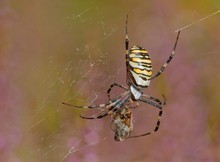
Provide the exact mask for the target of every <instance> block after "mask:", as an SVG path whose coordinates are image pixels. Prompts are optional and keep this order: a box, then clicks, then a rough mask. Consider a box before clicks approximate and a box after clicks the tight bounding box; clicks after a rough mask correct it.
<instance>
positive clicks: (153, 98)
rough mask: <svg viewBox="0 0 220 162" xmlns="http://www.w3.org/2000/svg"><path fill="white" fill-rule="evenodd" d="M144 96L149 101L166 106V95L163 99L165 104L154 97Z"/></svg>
mask: <svg viewBox="0 0 220 162" xmlns="http://www.w3.org/2000/svg"><path fill="white" fill-rule="evenodd" d="M142 96H144V97H146V98H148V99H149V100H153V101H155V102H157V103H158V104H159V105H166V98H165V96H164V94H162V96H163V99H164V101H163V102H161V101H160V100H159V99H157V98H155V97H153V96H150V95H147V94H144V93H143V94H142Z"/></svg>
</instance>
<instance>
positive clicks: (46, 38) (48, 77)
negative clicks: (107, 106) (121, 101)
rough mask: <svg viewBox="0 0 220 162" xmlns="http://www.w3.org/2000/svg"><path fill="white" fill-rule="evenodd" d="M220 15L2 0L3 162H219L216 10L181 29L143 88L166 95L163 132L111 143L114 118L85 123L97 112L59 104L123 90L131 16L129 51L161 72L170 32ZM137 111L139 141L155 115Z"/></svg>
mask: <svg viewBox="0 0 220 162" xmlns="http://www.w3.org/2000/svg"><path fill="white" fill-rule="evenodd" d="M219 9H220V1H219V0H211V1H210V0H201V1H198V2H197V1H196V2H195V1H192V2H191V1H185V0H179V1H174V0H166V1H160V0H154V1H146V0H139V1H125V0H118V1H116V0H112V1H109V2H102V1H89V0H84V1H83V2H82V1H79V0H67V1H61V0H53V1H49V0H38V1H29V0H19V1H17V0H11V1H9V0H1V1H0V161H2V162H24V161H28V162H30V161H31V162H39V161H40V162H52V161H53V162H56V161H65V162H87V161H89V162H112V161H115V162H143V161H148V162H158V161H159V162H160V161H162V162H185V161H187V162H217V161H220V145H219V144H220V140H219V139H220V138H219V137H220V118H219V114H220V85H219V83H220V75H219V71H220V63H219V59H220V48H219V44H220V37H219V34H220V23H219V22H220V21H219V18H220V13H219V14H217V15H215V16H213V17H211V18H209V19H207V20H205V21H203V22H200V23H198V24H195V25H193V26H191V27H189V28H186V29H185V30H183V31H182V33H181V36H180V40H179V43H178V47H177V50H176V55H175V57H174V59H173V60H172V62H171V63H170V64H169V66H168V67H167V69H166V71H165V72H164V74H163V75H161V76H160V77H158V78H157V79H155V80H153V81H152V83H151V86H150V87H149V88H148V89H146V90H145V93H147V94H150V95H153V96H156V97H158V98H162V96H161V94H165V95H166V98H167V105H166V106H165V107H164V115H163V117H162V121H161V127H160V130H159V131H158V132H157V133H155V134H153V135H151V136H146V137H142V138H134V139H128V140H126V141H125V142H115V141H114V132H113V131H112V130H111V128H110V121H111V119H110V117H106V118H104V119H102V120H89V121H88V120H83V119H81V118H80V117H79V115H80V114H86V115H92V114H94V113H96V112H94V111H88V110H79V109H73V108H69V107H66V106H63V105H61V104H60V103H61V102H62V101H65V102H69V103H74V104H77V105H89V104H99V103H105V102H107V95H106V90H107V89H108V88H109V86H110V84H112V83H114V82H117V83H119V84H122V85H126V84H125V83H126V82H125V81H126V80H125V59H124V57H125V56H124V54H125V51H124V39H125V35H124V34H125V17H126V14H128V15H129V20H128V31H129V38H130V45H134V44H138V45H140V46H143V47H145V48H146V49H147V50H148V52H149V53H150V56H151V59H152V64H153V70H154V72H156V71H157V70H158V69H159V68H160V67H161V66H162V64H163V63H164V62H165V60H166V59H167V58H168V56H169V54H170V52H171V50H172V47H173V45H174V41H175V37H176V33H175V32H174V31H175V30H177V29H179V28H181V27H184V26H185V25H188V24H190V23H192V22H194V21H196V20H199V19H200V18H202V17H205V16H206V15H209V14H211V13H213V12H215V11H217V10H219ZM120 92H121V91H120V90H118V89H114V91H113V93H120ZM133 111H134V120H135V122H134V134H135V133H136V134H138V133H143V132H148V131H150V130H152V129H153V128H154V125H155V122H156V119H157V113H158V112H157V110H156V109H155V108H153V107H152V106H149V105H145V104H141V106H140V108H138V109H135V110H133Z"/></svg>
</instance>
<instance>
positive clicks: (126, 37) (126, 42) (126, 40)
mask: <svg viewBox="0 0 220 162" xmlns="http://www.w3.org/2000/svg"><path fill="white" fill-rule="evenodd" d="M128 48H129V39H128V15H127V17H126V25H125V50H126V54H127V55H128Z"/></svg>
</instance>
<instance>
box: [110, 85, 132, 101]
mask: <svg viewBox="0 0 220 162" xmlns="http://www.w3.org/2000/svg"><path fill="white" fill-rule="evenodd" d="M114 86H117V87H120V88H122V89H124V90H128V89H127V88H126V87H124V86H122V85H120V84H118V83H113V84H112V85H110V87H109V89H108V91H107V94H108V99H109V100H111V96H110V92H111V90H112V88H113V87H114Z"/></svg>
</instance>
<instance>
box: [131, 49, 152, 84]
mask: <svg viewBox="0 0 220 162" xmlns="http://www.w3.org/2000/svg"><path fill="white" fill-rule="evenodd" d="M127 75H128V76H127V77H128V82H129V83H128V84H129V85H132V84H135V85H136V86H137V87H148V86H149V84H150V78H151V76H152V66H151V59H150V57H149V54H148V52H147V50H146V49H144V48H142V47H139V46H132V47H131V49H130V51H129V54H128V56H127Z"/></svg>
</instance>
